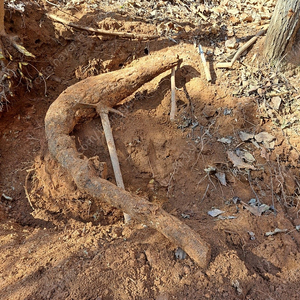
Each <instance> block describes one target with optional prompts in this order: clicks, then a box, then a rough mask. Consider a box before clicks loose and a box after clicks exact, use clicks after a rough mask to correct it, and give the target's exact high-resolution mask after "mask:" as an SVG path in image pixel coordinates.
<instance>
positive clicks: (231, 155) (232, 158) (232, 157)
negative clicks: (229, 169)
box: [226, 151, 256, 170]
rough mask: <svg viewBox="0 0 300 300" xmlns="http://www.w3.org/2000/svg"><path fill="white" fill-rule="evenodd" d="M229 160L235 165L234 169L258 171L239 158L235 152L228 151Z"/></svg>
mask: <svg viewBox="0 0 300 300" xmlns="http://www.w3.org/2000/svg"><path fill="white" fill-rule="evenodd" d="M226 153H227V155H228V159H229V160H230V161H231V162H232V163H233V166H234V167H237V168H239V169H251V170H256V168H255V167H254V166H252V165H250V164H247V163H245V162H244V161H243V160H242V159H241V158H240V157H238V156H237V155H236V154H235V153H234V152H233V151H227V152H226Z"/></svg>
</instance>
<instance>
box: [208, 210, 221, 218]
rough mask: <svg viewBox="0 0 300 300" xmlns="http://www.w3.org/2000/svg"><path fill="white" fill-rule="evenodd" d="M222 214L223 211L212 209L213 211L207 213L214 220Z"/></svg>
mask: <svg viewBox="0 0 300 300" xmlns="http://www.w3.org/2000/svg"><path fill="white" fill-rule="evenodd" d="M224 212H225V211H223V210H220V209H217V208H214V209H212V210H210V211H209V212H208V214H209V215H210V216H211V217H213V218H215V217H217V216H219V215H221V214H223V213H224Z"/></svg>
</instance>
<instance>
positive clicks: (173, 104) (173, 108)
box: [170, 67, 177, 122]
mask: <svg viewBox="0 0 300 300" xmlns="http://www.w3.org/2000/svg"><path fill="white" fill-rule="evenodd" d="M176 110H177V107H176V98H175V67H174V68H172V73H171V112H170V120H171V121H172V122H173V121H175V115H176Z"/></svg>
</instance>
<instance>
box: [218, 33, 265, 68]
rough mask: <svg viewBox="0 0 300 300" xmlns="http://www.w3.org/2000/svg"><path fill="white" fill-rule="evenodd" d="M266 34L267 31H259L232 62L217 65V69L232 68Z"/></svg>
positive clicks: (237, 53)
mask: <svg viewBox="0 0 300 300" xmlns="http://www.w3.org/2000/svg"><path fill="white" fill-rule="evenodd" d="M265 32H266V29H264V30H261V31H259V32H258V33H257V34H256V35H255V36H254V37H253V38H252V39H250V40H249V41H248V42H247V43H246V44H244V45H243V46H242V47H241V48H240V49H239V50H238V51H237V52H236V54H235V55H234V57H233V59H232V60H231V61H230V62H224V63H217V64H216V67H217V68H232V66H233V64H234V63H235V61H236V60H237V59H238V58H239V57H240V56H241V55H242V54H243V52H244V51H245V50H247V49H248V48H249V47H250V46H252V45H253V44H254V43H255V42H256V40H257V39H258V37H259V36H261V35H263V34H264V33H265Z"/></svg>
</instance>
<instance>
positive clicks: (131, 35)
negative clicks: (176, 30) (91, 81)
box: [0, 0, 160, 40]
mask: <svg viewBox="0 0 300 300" xmlns="http://www.w3.org/2000/svg"><path fill="white" fill-rule="evenodd" d="M0 1H1V0H0ZM47 16H48V17H49V18H50V19H52V20H53V21H56V22H59V23H62V24H65V25H68V26H70V27H73V28H77V29H79V30H85V31H89V32H93V33H95V34H100V35H111V36H117V37H120V38H127V39H137V40H153V39H158V38H160V36H159V35H147V34H138V33H129V32H117V31H109V30H102V29H98V28H92V27H87V26H81V25H78V24H75V23H72V22H69V21H67V20H65V19H63V18H60V17H58V16H56V15H53V14H47Z"/></svg>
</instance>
